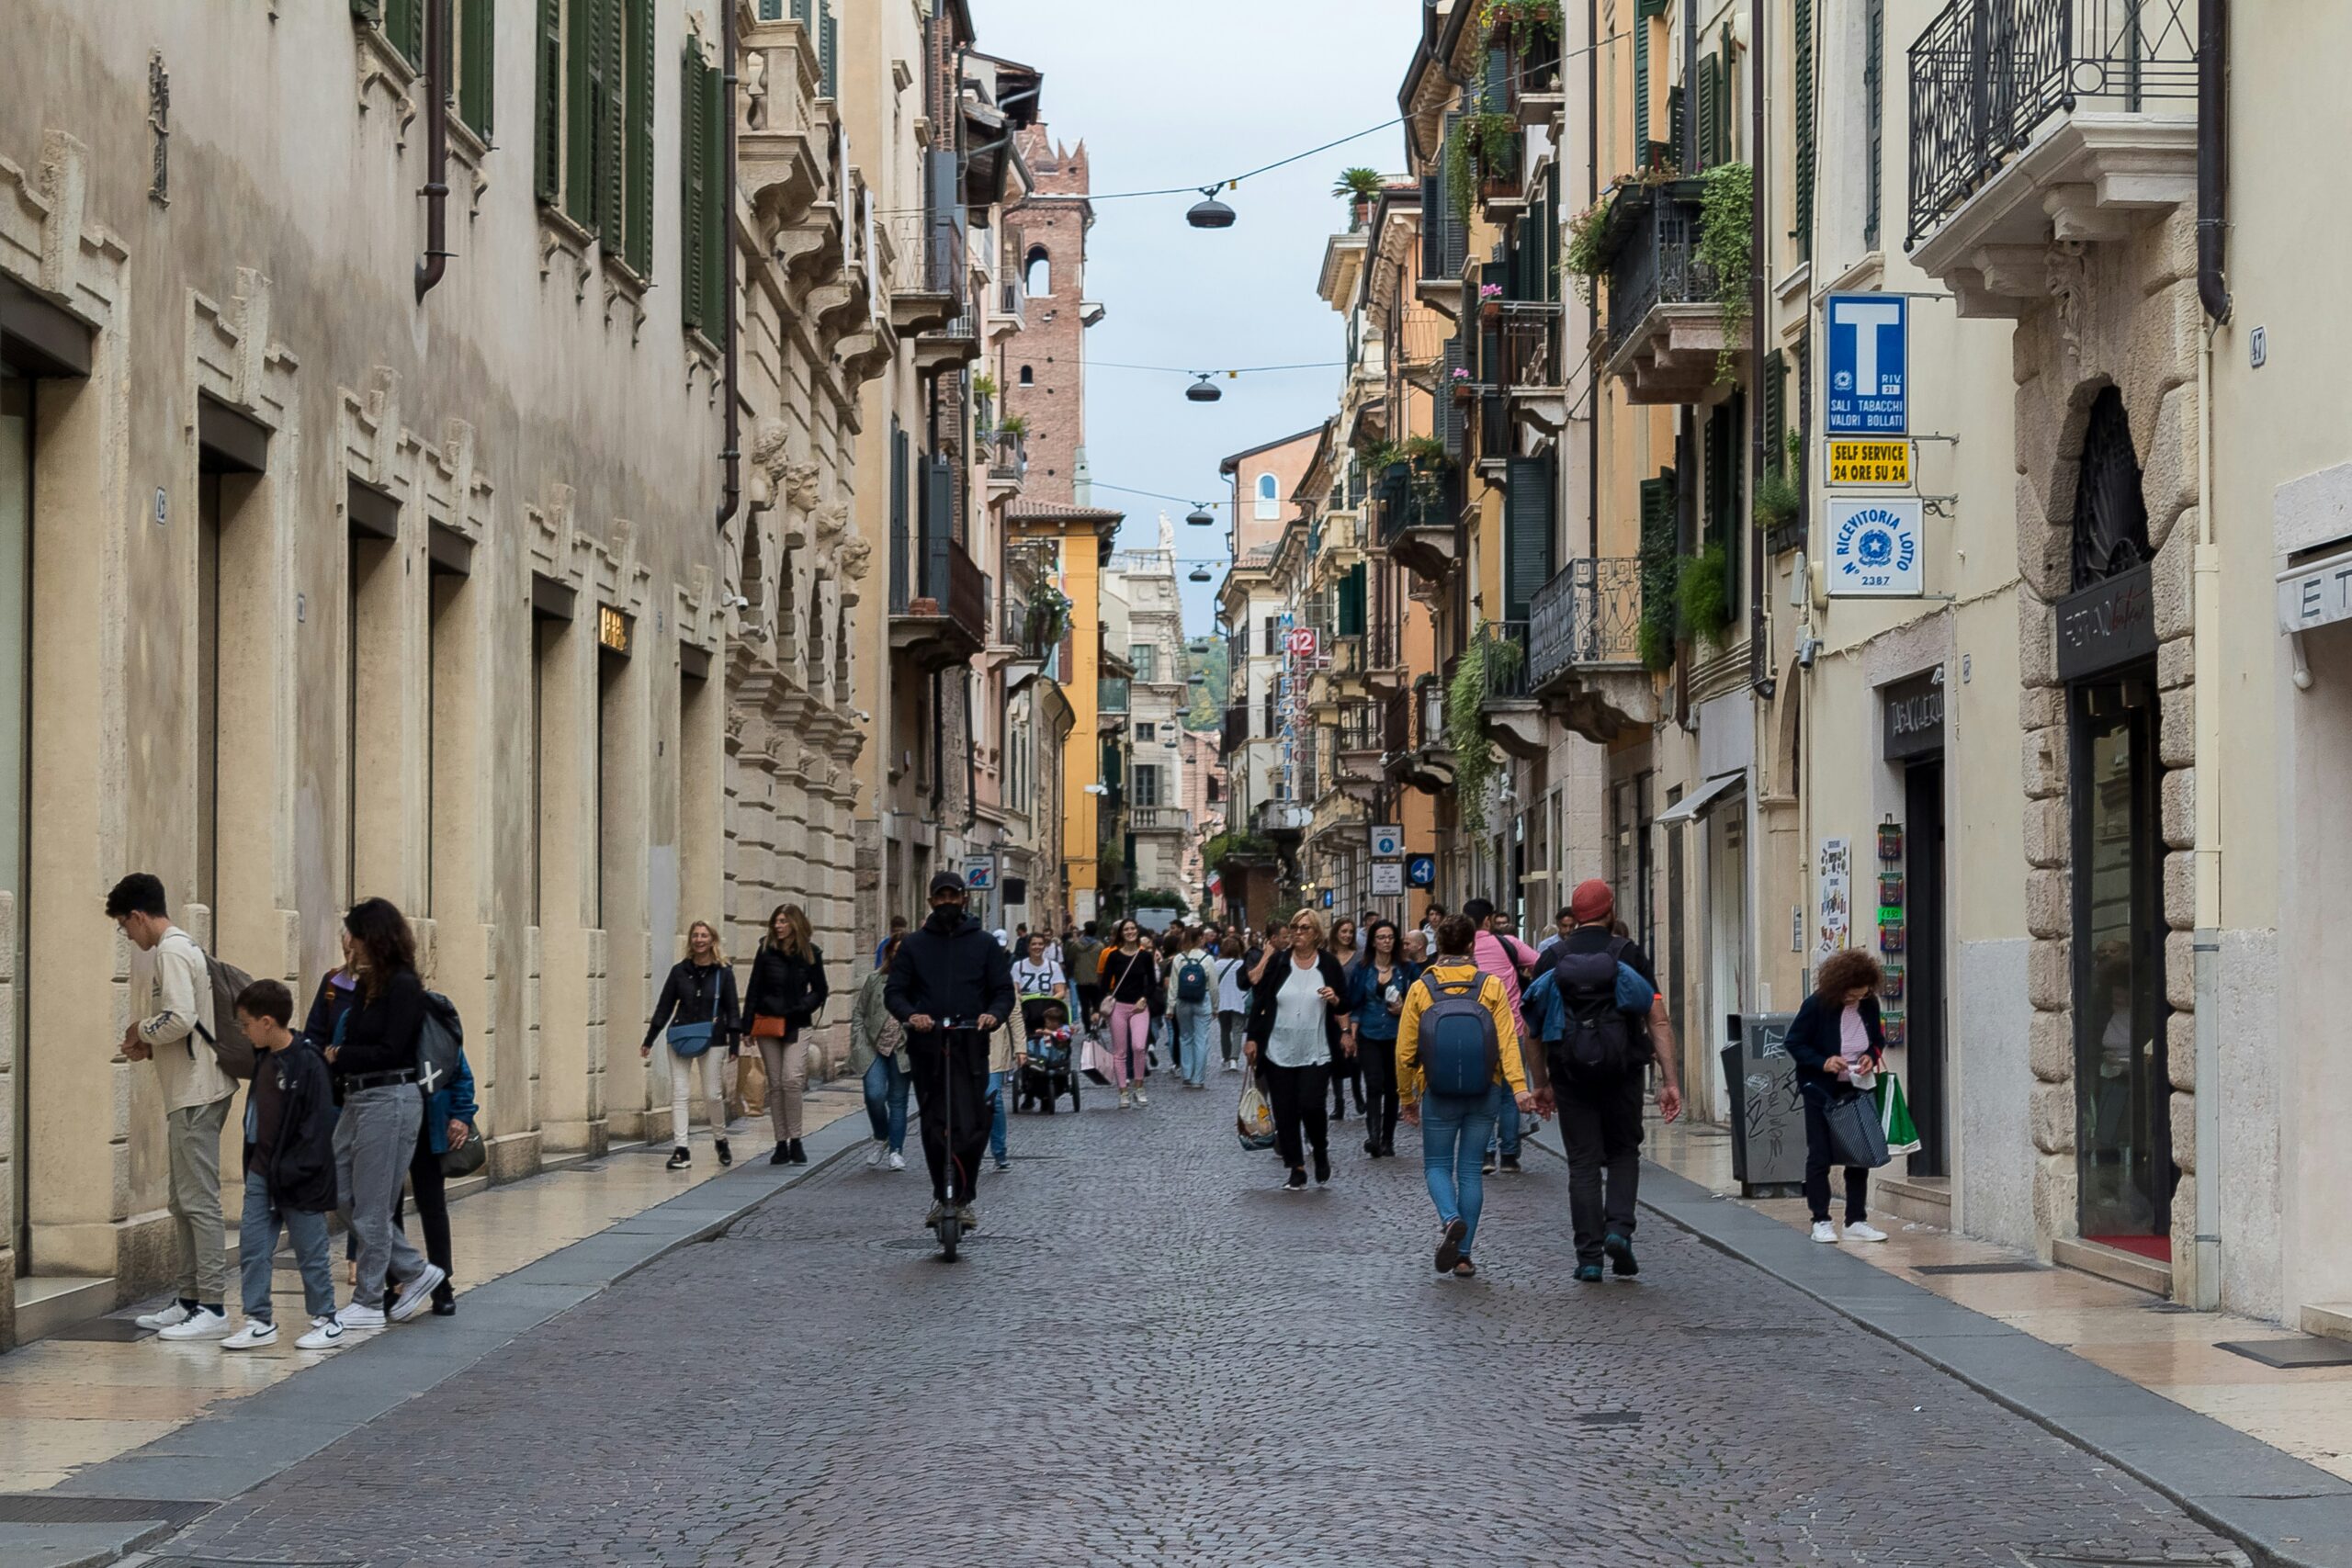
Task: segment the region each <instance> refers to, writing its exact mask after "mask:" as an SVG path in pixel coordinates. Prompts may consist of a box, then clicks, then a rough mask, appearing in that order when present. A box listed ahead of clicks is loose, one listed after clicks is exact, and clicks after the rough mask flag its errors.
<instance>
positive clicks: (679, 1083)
mask: <svg viewBox="0 0 2352 1568" xmlns="http://www.w3.org/2000/svg"><path fill="white" fill-rule="evenodd" d="M738 1027H739V1025H738V1014H737V1012H736V1008H735V971H734V970H733V969H731V968H729V966H728V964H727V954H726V953H723V952H721V951H720V950H719V946H718V928H717V927H716V926H714V925H712V924H711V923H710V922H709V921H708V920H696V921H695V923H694V924H693V925H691V926H688V927H687V928H686V955H685V956H684V958H681V959H680V960H678V962H677V964H675V965H673V967H672V969H671V970H670V977H669V978H668V979H667V980H664V981H663V982H662V999H661V1000H660V1001H657V1002H655V1003H654V1004H653V1021H652V1022H650V1023H649V1024H647V1025H646V1026H645V1043H643V1044H642V1045H639V1047H638V1052H637V1054H638V1055H640V1056H643V1057H648V1058H650V1057H651V1056H652V1055H653V1042H654V1040H655V1038H656V1037H657V1036H659V1037H661V1039H662V1066H663V1067H664V1068H666V1069H667V1070H668V1072H669V1075H670V1141H671V1143H672V1144H673V1145H674V1147H673V1151H672V1153H671V1155H670V1165H669V1168H670V1169H672V1170H684V1169H685V1168H687V1167H688V1166H690V1165H692V1164H693V1163H694V1155H693V1154H692V1152H691V1151H690V1150H689V1149H688V1148H687V1146H686V1130H687V1127H688V1126H689V1124H690V1123H689V1120H688V1117H687V1115H686V1100H687V1091H688V1090H690V1089H693V1088H694V1079H695V1073H696V1072H697V1071H699V1072H700V1073H701V1074H702V1099H703V1106H704V1110H705V1112H706V1113H707V1115H708V1116H709V1118H710V1141H711V1143H712V1144H713V1145H716V1148H717V1152H718V1163H719V1164H720V1165H722V1166H726V1165H733V1164H734V1163H735V1156H734V1153H733V1151H731V1150H730V1149H729V1148H728V1146H727V1087H726V1075H727V1057H728V1055H729V1053H730V1052H731V1051H732V1050H733V1049H734V1045H735V1035H736V1032H737V1030H738ZM698 1038H699V1039H700V1040H701V1042H702V1048H701V1049H700V1050H699V1051H696V1050H694V1049H693V1047H694V1045H695V1043H696V1040H697V1039H698ZM678 1046H684V1047H686V1048H687V1050H688V1053H689V1054H687V1055H679V1052H678V1050H677V1047H678Z"/></svg>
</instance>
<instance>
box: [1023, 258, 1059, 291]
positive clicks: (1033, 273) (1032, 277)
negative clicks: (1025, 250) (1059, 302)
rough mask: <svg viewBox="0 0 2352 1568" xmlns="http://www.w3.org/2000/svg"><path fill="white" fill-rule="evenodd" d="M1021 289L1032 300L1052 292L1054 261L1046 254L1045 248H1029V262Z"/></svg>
mask: <svg viewBox="0 0 2352 1568" xmlns="http://www.w3.org/2000/svg"><path fill="white" fill-rule="evenodd" d="M1021 288H1022V289H1023V292H1024V293H1026V294H1027V295H1028V296H1029V298H1030V299H1044V298H1045V297H1046V295H1048V294H1051V293H1052V292H1053V291H1054V261H1053V258H1052V257H1051V256H1049V255H1047V254H1046V247H1045V246H1043V245H1032V246H1030V247H1029V260H1028V263H1027V265H1026V270H1025V272H1024V274H1023V277H1022V280H1021Z"/></svg>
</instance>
